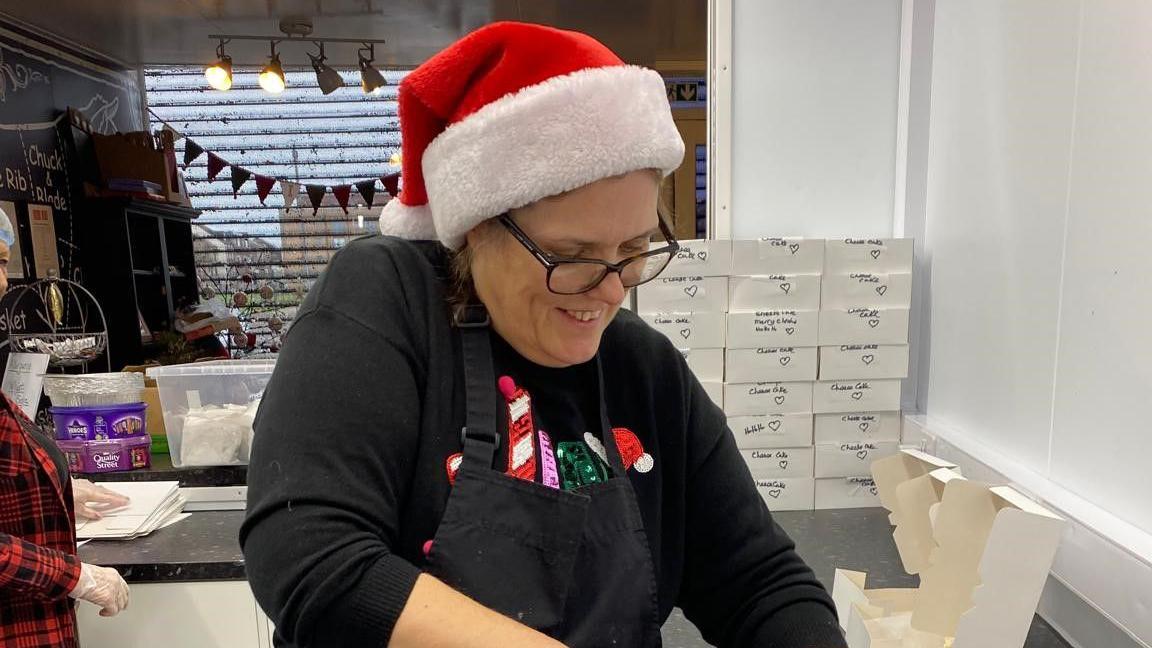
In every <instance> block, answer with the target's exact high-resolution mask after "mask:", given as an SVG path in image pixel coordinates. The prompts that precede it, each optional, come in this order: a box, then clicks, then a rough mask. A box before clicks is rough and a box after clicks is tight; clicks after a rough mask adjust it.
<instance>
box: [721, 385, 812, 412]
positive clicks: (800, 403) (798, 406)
mask: <svg viewBox="0 0 1152 648" xmlns="http://www.w3.org/2000/svg"><path fill="white" fill-rule="evenodd" d="M724 413H725V414H727V415H728V416H763V415H765V414H810V413H812V383H809V382H764V383H724Z"/></svg>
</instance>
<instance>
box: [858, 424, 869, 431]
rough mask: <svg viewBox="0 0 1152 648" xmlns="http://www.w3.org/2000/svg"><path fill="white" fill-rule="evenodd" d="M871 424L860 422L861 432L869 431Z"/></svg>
mask: <svg viewBox="0 0 1152 648" xmlns="http://www.w3.org/2000/svg"><path fill="white" fill-rule="evenodd" d="M869 425H870V424H869V423H861V424H860V431H861V432H867V431H868V427H869Z"/></svg>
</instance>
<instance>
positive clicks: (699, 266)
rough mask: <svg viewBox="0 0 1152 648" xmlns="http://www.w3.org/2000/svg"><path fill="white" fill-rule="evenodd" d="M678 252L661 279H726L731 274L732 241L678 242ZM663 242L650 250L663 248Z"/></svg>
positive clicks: (702, 240)
mask: <svg viewBox="0 0 1152 648" xmlns="http://www.w3.org/2000/svg"><path fill="white" fill-rule="evenodd" d="M679 243H680V251H679V252H677V253H676V256H675V257H673V258H672V261H671V263H669V264H668V267H667V268H665V269H664V273H663V274H661V275H660V276H661V277H727V276H728V275H730V274H732V241H728V240H711V239H693V240H689V241H680V242H679ZM664 245H665V243H664V242H663V241H659V242H655V243H653V244H652V248H653V249H655V248H659V247H663V246H664Z"/></svg>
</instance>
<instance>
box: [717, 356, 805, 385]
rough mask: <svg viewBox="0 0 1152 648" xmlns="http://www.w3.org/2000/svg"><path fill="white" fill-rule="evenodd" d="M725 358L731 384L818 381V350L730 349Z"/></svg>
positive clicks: (727, 376) (727, 374)
mask: <svg viewBox="0 0 1152 648" xmlns="http://www.w3.org/2000/svg"><path fill="white" fill-rule="evenodd" d="M724 356H725V364H726V366H727V371H726V373H725V376H726V380H727V381H728V382H734V383H740V382H795V381H801V380H816V347H770V348H760V349H728V350H727V351H725V352H724Z"/></svg>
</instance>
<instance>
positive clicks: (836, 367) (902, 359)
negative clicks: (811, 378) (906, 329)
mask: <svg viewBox="0 0 1152 648" xmlns="http://www.w3.org/2000/svg"><path fill="white" fill-rule="evenodd" d="M906 377H908V345H907V344H839V345H835V346H822V347H820V380H852V379H856V378H906Z"/></svg>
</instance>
